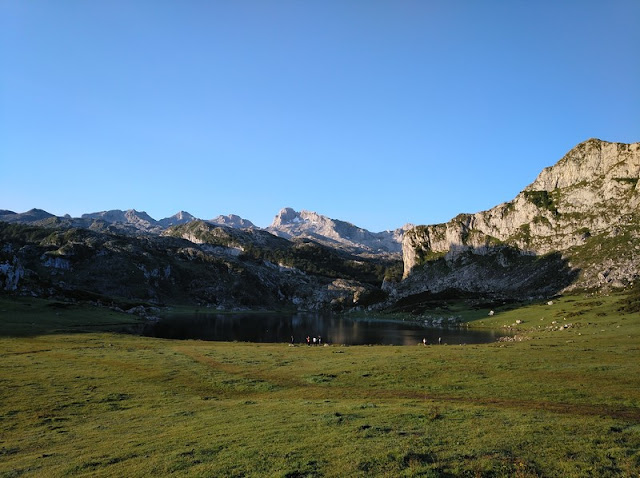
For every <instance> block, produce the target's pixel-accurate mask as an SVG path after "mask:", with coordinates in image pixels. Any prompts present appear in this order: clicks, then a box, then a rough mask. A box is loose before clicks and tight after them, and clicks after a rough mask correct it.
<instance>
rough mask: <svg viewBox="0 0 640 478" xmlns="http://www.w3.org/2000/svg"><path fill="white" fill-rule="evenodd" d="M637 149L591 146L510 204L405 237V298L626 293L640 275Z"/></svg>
mask: <svg viewBox="0 0 640 478" xmlns="http://www.w3.org/2000/svg"><path fill="white" fill-rule="evenodd" d="M639 176H640V143H634V144H622V143H609V142H605V141H601V140H598V139H590V140H588V141H585V142H583V143H581V144H579V145H578V146H576V147H575V148H573V149H572V150H571V151H569V152H568V153H567V154H566V155H565V156H564V157H563V158H562V159H560V160H559V161H558V162H557V164H555V165H554V166H552V167H549V168H546V169H544V170H543V171H542V172H541V173H540V175H539V176H538V177H537V179H536V180H535V181H534V182H533V183H532V184H530V185H529V186H527V187H526V188H525V189H524V190H523V191H522V192H521V193H520V194H518V195H517V196H516V197H515V198H514V199H513V200H512V201H510V202H507V203H504V204H500V205H498V206H496V207H494V208H492V209H490V210H488V211H482V212H478V213H475V214H460V215H458V216H456V217H455V218H453V219H452V220H451V221H449V222H447V223H444V224H437V225H431V226H418V227H415V228H413V229H411V230H409V231H407V232H406V233H405V235H404V240H403V244H402V245H403V261H404V279H405V280H404V281H403V282H402V283H401V284H400V285H399V286H398V288H397V290H396V291H395V292H396V293H397V294H398V295H399V296H408V295H412V294H419V293H425V292H429V293H440V292H443V291H447V290H458V291H461V292H465V293H466V292H472V293H482V294H494V295H495V294H498V295H500V294H502V295H516V296H539V295H550V294H553V293H557V292H560V291H562V290H565V289H567V288H601V287H623V286H625V285H627V284H630V283H631V282H633V281H634V280H637V278H638V273H639V271H640V189H639V187H638V178H639Z"/></svg>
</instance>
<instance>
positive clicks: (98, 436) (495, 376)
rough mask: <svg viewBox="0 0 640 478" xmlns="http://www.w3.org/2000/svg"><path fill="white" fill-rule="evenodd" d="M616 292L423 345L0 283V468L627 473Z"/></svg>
mask: <svg viewBox="0 0 640 478" xmlns="http://www.w3.org/2000/svg"><path fill="white" fill-rule="evenodd" d="M622 299H623V297H622V296H602V297H586V296H576V297H564V298H560V299H558V300H556V301H554V303H553V305H547V304H533V305H529V306H526V307H521V308H517V309H511V310H499V309H498V310H496V314H495V315H494V316H492V317H488V316H487V315H486V313H485V312H482V318H480V319H478V320H476V321H474V322H471V323H470V325H471V326H484V327H503V326H512V325H515V328H516V329H517V330H516V333H517V334H518V337H519V338H522V341H515V342H500V343H494V344H486V345H467V346H429V347H422V346H415V347H413V346H412V347H392V346H374V347H364V346H362V347H340V346H331V347H306V346H297V347H290V346H288V345H286V344H244V343H216V342H201V341H169V340H161V339H152V338H145V337H139V336H134V335H129V334H125V333H117V332H118V331H121V330H124V329H125V328H127V327H129V326H130V325H132V324H135V322H136V319H135V318H132V316H128V315H126V314H117V313H115V312H111V311H109V310H107V309H92V308H85V307H82V306H65V305H61V304H58V305H56V304H51V303H47V302H44V301H38V300H35V299H31V300H27V299H20V300H15V299H8V298H4V299H0V476H2V477H13V476H31V477H36V476H37V477H43V476H44V477H46V476H92V477H93V476H96V477H100V476H127V477H131V476H203V477H205V476H282V477H303V476H522V477H527V476H629V477H637V476H639V475H640V314H637V313H622V312H619V311H618V310H617V309H618V308H619V306H620V305H619V304H620V303H621V302H620V301H621V300H622ZM516 320H519V321H521V323H519V324H516ZM565 325H566V327H565ZM114 331H115V332H114Z"/></svg>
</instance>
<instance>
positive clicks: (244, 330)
mask: <svg viewBox="0 0 640 478" xmlns="http://www.w3.org/2000/svg"><path fill="white" fill-rule="evenodd" d="M143 334H144V335H147V336H150V337H162V338H168V339H200V340H217V341H230V342H231V341H239V342H276V343H277V342H291V339H292V337H293V341H294V342H295V343H296V344H302V343H306V337H307V336H309V337H320V338H321V339H322V343H333V344H345V345H365V344H371V345H416V344H418V343H421V342H422V340H423V339H426V340H427V342H428V343H429V344H437V343H438V342H439V340H440V341H441V342H442V343H443V344H445V343H446V344H450V345H454V344H456V345H457V344H474V343H488V342H494V341H495V340H496V339H497V338H498V337H499V336H500V335H502V334H500V333H496V332H494V331H478V330H468V329H465V328H425V327H422V326H420V325H419V324H415V323H411V322H404V321H395V320H369V319H354V318H349V317H343V316H335V315H322V314H311V313H296V314H280V313H277V314H276V313H265V314H255V313H253V314H232V315H226V314H225V315H222V314H195V315H187V316H180V317H173V318H171V319H163V320H161V321H160V322H158V323H154V324H149V325H147V326H146V327H145V330H144V331H143Z"/></svg>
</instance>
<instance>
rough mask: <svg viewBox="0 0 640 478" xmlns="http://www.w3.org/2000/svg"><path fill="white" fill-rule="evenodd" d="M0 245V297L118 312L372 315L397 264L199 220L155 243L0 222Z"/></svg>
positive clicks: (153, 239)
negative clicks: (182, 308)
mask: <svg viewBox="0 0 640 478" xmlns="http://www.w3.org/2000/svg"><path fill="white" fill-rule="evenodd" d="M0 244H1V248H0V293H13V294H20V295H32V296H37V297H48V298H55V299H74V300H91V301H94V302H98V301H99V302H101V303H102V304H116V305H117V306H119V307H122V308H124V307H125V306H126V307H133V306H134V305H139V304H147V305H149V304H155V305H159V304H163V303H169V304H183V303H184V304H194V303H195V304H201V305H204V306H210V307H219V308H224V309H234V308H269V309H273V308H283V307H295V308H299V309H306V310H318V309H331V310H342V309H344V308H350V307H358V306H369V305H372V304H374V303H377V302H381V301H383V300H384V299H386V294H385V293H384V292H382V290H381V289H380V287H379V286H380V285H381V283H382V280H383V277H384V275H385V273H386V269H387V267H388V266H392V265H394V264H393V263H384V262H381V261H378V260H366V259H362V258H358V257H355V256H351V255H349V254H347V253H345V252H342V251H337V250H334V249H331V248H327V247H325V246H322V245H320V244H317V243H314V242H311V241H306V240H302V239H300V240H294V241H289V240H286V239H282V238H279V237H276V236H273V235H272V234H269V233H268V232H266V231H262V230H257V229H247V230H240V229H234V228H230V227H226V226H217V225H214V224H211V223H208V222H205V221H190V222H188V223H185V224H183V225H178V226H173V227H171V228H169V229H168V230H167V231H166V232H165V233H164V234H163V235H161V236H158V235H129V234H122V233H119V232H115V233H114V232H110V231H95V230H90V229H84V228H68V227H60V228H56V227H52V226H48V227H43V226H33V225H25V224H10V223H7V222H0Z"/></svg>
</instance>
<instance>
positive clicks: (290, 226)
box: [267, 208, 412, 255]
mask: <svg viewBox="0 0 640 478" xmlns="http://www.w3.org/2000/svg"><path fill="white" fill-rule="evenodd" d="M410 227H412V226H411V225H407V226H405V227H403V228H399V229H396V230H394V231H383V232H377V233H374V232H369V231H367V230H366V229H363V228H361V227H358V226H354V225H353V224H351V223H349V222H345V221H340V220H337V219H331V218H329V217H327V216H323V215H320V214H318V213H315V212H311V211H300V212H298V211H295V210H293V209H291V208H284V209H282V210H281V211H280V212H279V213H278V214H277V215H276V216H275V218H274V219H273V222H272V223H271V226H269V227H268V228H267V231H269V232H271V233H272V234H274V235H276V236H280V237H284V238H286V239H291V238H294V237H298V238H307V239H311V240H314V241H316V242H319V243H320V244H324V245H326V246H329V247H335V248H339V249H344V250H348V251H351V252H354V253H369V254H398V255H399V254H400V252H401V250H402V236H403V234H404V231H405V230H407V229H409V228H410Z"/></svg>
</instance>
